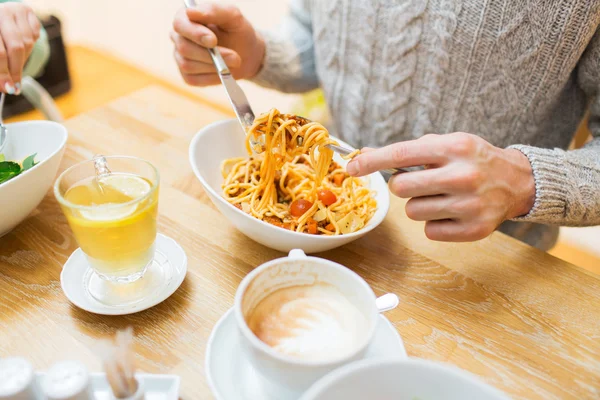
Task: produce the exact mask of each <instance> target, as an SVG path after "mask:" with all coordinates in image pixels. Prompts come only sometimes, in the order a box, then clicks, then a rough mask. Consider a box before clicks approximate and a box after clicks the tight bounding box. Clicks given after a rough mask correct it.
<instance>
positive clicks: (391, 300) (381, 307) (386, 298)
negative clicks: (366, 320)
mask: <svg viewBox="0 0 600 400" xmlns="http://www.w3.org/2000/svg"><path fill="white" fill-rule="evenodd" d="M398 304H400V299H399V298H398V296H396V295H395V294H394V293H386V294H384V295H383V296H380V297H378V298H376V299H375V305H376V306H377V310H378V311H379V312H380V313H382V312H386V311H390V310H393V309H394V308H396V307H398Z"/></svg>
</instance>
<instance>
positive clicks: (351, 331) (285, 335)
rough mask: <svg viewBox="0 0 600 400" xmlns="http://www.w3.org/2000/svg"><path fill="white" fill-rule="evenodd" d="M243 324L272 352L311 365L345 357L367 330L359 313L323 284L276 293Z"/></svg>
mask: <svg viewBox="0 0 600 400" xmlns="http://www.w3.org/2000/svg"><path fill="white" fill-rule="evenodd" d="M246 322H247V323H248V326H249V327H250V329H251V330H252V332H254V334H255V335H256V336H257V337H258V338H259V339H260V340H262V341H263V342H264V343H266V344H267V345H269V346H270V347H272V348H273V349H275V350H276V351H278V352H280V353H282V354H285V355H289V356H294V357H297V358H302V359H309V360H315V361H321V360H329V359H335V358H339V357H343V356H346V355H349V354H350V353H352V352H353V351H354V350H355V349H356V348H357V347H358V346H359V345H360V344H361V343H362V342H363V340H364V338H365V335H366V334H367V326H368V322H367V319H366V318H365V316H364V315H363V314H362V313H361V312H360V310H358V308H356V307H355V306H354V305H353V304H352V303H351V302H350V301H349V300H348V299H347V298H346V297H345V296H344V295H343V294H342V293H341V292H340V291H339V290H338V289H337V288H336V287H334V286H332V285H329V284H325V283H317V284H314V285H303V286H300V285H299V286H291V287H287V288H283V289H279V290H276V291H275V292H273V293H271V294H269V295H268V296H267V297H265V298H264V299H263V300H261V301H260V303H258V305H257V306H256V308H255V309H254V310H253V311H252V312H251V314H250V316H249V317H247V318H246Z"/></svg>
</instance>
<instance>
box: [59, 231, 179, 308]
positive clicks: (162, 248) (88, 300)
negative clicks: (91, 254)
mask: <svg viewBox="0 0 600 400" xmlns="http://www.w3.org/2000/svg"><path fill="white" fill-rule="evenodd" d="M186 272H187V256H186V255H185V252H184V251H183V249H182V248H181V246H179V245H178V244H177V242H175V241H174V240H173V239H171V238H169V237H167V236H165V235H162V234H158V235H157V236H156V254H155V256H154V262H153V264H152V266H150V267H148V270H147V271H146V273H145V274H144V276H143V277H142V278H141V279H139V280H137V281H135V282H132V283H128V284H124V285H127V287H125V286H123V287H124V288H126V290H136V288H137V287H143V286H145V287H146V288H147V287H152V289H153V290H151V291H149V294H148V296H146V297H144V298H142V299H141V300H139V301H137V302H135V303H133V304H128V305H126V306H123V305H115V306H111V305H107V304H103V303H101V302H99V301H98V300H96V299H95V298H94V297H92V295H91V294H90V293H89V290H88V287H89V281H90V276H91V275H92V273H91V267H90V266H89V264H88V262H87V260H86V257H85V254H83V251H81V249H77V250H75V251H74V252H73V254H71V256H70V257H69V259H68V260H67V262H66V263H65V265H64V266H63V269H62V272H61V274H60V284H61V287H62V290H63V292H64V293H65V295H66V296H67V298H68V299H69V301H70V302H71V303H73V304H74V305H76V306H77V307H79V308H81V309H83V310H86V311H89V312H91V313H94V314H103V315H125V314H133V313H136V312H139V311H142V310H146V309H148V308H150V307H153V306H155V305H157V304H158V303H160V302H162V301H164V300H166V299H167V298H168V297H169V296H171V295H172V294H173V293H174V292H175V290H177V288H178V287H179V286H180V285H181V283H182V282H183V279H184V278H185V274H186Z"/></svg>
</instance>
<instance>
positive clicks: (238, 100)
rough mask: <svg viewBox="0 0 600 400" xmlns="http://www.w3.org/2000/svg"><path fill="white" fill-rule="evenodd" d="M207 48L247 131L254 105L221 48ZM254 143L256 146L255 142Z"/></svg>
mask: <svg viewBox="0 0 600 400" xmlns="http://www.w3.org/2000/svg"><path fill="white" fill-rule="evenodd" d="M184 3H185V6H186V7H187V8H193V7H195V6H196V2H195V1H194V0H184ZM207 50H208V53H209V54H210V57H211V58H212V60H213V63H214V64H215V67H216V69H217V73H218V74H219V78H220V79H221V83H223V86H224V87H225V91H226V92H227V96H228V97H229V101H230V102H231V105H232V107H233V110H234V111H235V115H236V116H237V118H238V120H239V121H240V124H241V125H242V128H243V129H244V133H246V132H248V129H249V128H250V126H252V123H253V122H254V112H253V111H252V107H250V103H249V102H248V98H247V97H246V95H245V94H244V91H243V90H242V88H241V87H240V86H239V85H238V83H237V82H236V81H235V79H234V78H233V76H232V75H231V71H230V70H229V67H227V64H226V63H225V60H223V57H222V56H221V52H220V51H219V49H218V48H216V47H215V48H212V49H207ZM252 144H253V146H254V143H252ZM256 144H259V143H256Z"/></svg>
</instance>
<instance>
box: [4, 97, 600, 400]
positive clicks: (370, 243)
mask: <svg viewBox="0 0 600 400" xmlns="http://www.w3.org/2000/svg"><path fill="white" fill-rule="evenodd" d="M228 117H230V115H227V114H224V113H223V112H222V111H219V110H217V109H215V108H212V107H211V106H209V105H208V104H203V103H199V102H194V101H192V100H190V99H189V98H185V97H182V96H180V95H179V94H176V93H174V92H171V91H169V90H167V89H165V88H163V87H160V86H149V87H147V88H145V89H142V90H140V91H137V92H134V93H131V94H129V95H127V96H125V97H122V98H119V99H117V100H115V101H113V102H111V103H109V104H107V105H105V106H102V107H100V108H97V109H94V110H92V111H90V112H86V113H84V114H81V115H79V116H77V117H75V118H73V119H71V120H69V121H68V122H67V123H66V125H67V127H68V130H69V134H70V138H69V143H68V146H67V149H66V151H65V155H64V158H63V162H62V165H61V168H60V170H61V171H62V170H64V169H65V168H67V167H68V166H70V165H72V164H74V163H76V162H79V161H81V160H84V159H89V158H90V157H92V156H93V155H94V154H96V153H101V154H106V155H115V154H127V155H135V156H139V157H143V158H146V159H148V160H150V161H152V162H153V163H154V164H155V165H156V166H157V167H158V168H159V170H160V173H161V177H162V181H161V196H160V204H159V210H160V217H159V230H160V232H162V233H164V234H166V235H168V236H171V237H173V238H174V239H176V240H177V241H178V242H179V243H180V244H181V246H182V247H183V248H184V249H185V251H186V253H187V256H188V274H187V277H186V279H185V281H184V282H183V284H182V286H181V287H180V288H179V290H178V291H177V292H176V293H175V294H174V295H173V296H171V297H170V298H169V299H168V300H166V301H165V302H163V303H161V304H159V305H157V306H156V307H154V308H152V309H149V310H147V311H143V312H140V313H137V314H134V315H130V316H121V317H108V316H99V315H94V314H90V313H88V312H85V311H82V310H79V309H78V308H76V307H74V306H73V305H71V304H70V303H69V302H68V301H67V299H66V297H65V296H64V294H63V293H62V291H61V288H60V271H61V267H62V265H63V264H64V262H65V261H66V260H67V258H68V256H69V255H70V254H71V253H72V252H73V251H74V250H75V249H76V248H77V244H76V242H75V240H74V238H73V236H72V234H71V231H70V229H69V227H68V225H67V222H66V220H65V218H64V216H63V215H62V213H61V211H60V208H59V206H58V204H57V202H56V200H55V199H54V197H53V195H52V194H51V193H50V192H49V193H48V195H47V196H46V198H45V199H44V201H43V202H42V203H41V205H40V206H39V207H38V209H37V210H36V211H35V212H34V213H33V214H32V215H31V216H30V217H29V218H28V219H27V220H26V221H24V222H23V223H22V224H21V225H20V226H19V227H17V228H16V229H15V230H14V231H13V232H11V233H10V234H8V235H7V236H4V237H3V238H1V239H0V356H8V355H18V356H25V357H26V358H28V359H29V360H31V361H32V362H33V364H34V366H35V367H36V368H37V369H44V368H47V367H49V366H50V365H51V364H52V363H54V362H57V361H60V360H64V359H76V360H80V361H82V362H84V363H85V364H87V365H88V366H89V367H90V368H91V369H92V370H95V371H99V370H100V362H99V357H98V353H97V351H98V350H97V343H98V340H99V339H100V338H108V337H112V335H114V333H115V331H116V330H117V329H120V328H124V327H126V326H129V325H131V326H133V327H134V330H135V334H136V339H135V349H136V351H137V361H138V364H139V367H140V369H141V370H143V371H145V372H151V373H175V374H179V375H180V376H181V377H182V396H181V397H182V398H184V399H209V398H212V396H211V394H210V392H209V389H208V386H207V384H206V379H205V371H204V355H205V345H206V342H207V339H208V336H209V334H210V331H211V329H212V327H213V325H214V324H215V322H216V321H217V320H218V318H219V317H220V316H221V315H222V314H223V313H224V312H225V311H226V310H227V309H228V308H230V307H231V306H232V304H233V295H234V293H235V290H236V287H237V285H238V284H239V283H240V281H241V280H242V278H243V277H244V276H245V275H246V274H247V273H248V272H250V271H251V270H252V269H253V268H254V267H256V266H257V265H259V264H261V263H263V262H266V261H268V260H271V259H273V258H275V257H279V256H281V255H282V254H281V253H278V252H276V251H274V250H270V249H267V248H265V247H263V246H261V245H258V244H256V243H254V242H253V241H251V240H250V239H248V238H246V237H245V236H243V235H242V234H241V233H239V232H238V231H236V230H235V228H233V226H232V225H231V224H229V222H228V221H227V220H226V219H225V218H224V217H223V216H221V214H220V213H219V212H218V211H217V210H216V208H215V207H214V206H213V205H212V204H211V202H210V200H209V199H208V197H207V196H206V194H205V193H204V191H203V189H202V188H201V186H200V184H199V183H198V182H197V181H196V178H195V177H194V175H193V173H192V170H191V168H190V166H189V164H188V156H187V150H188V145H189V142H190V139H191V138H192V136H193V135H194V133H195V132H196V131H197V130H198V129H200V128H201V127H203V126H204V125H206V124H208V123H210V122H213V121H216V120H219V119H223V118H228ZM240 140H241V139H240ZM422 231H423V227H422V224H420V223H416V222H413V221H411V220H409V219H408V218H407V217H406V215H405V214H404V201H402V200H399V199H395V198H394V199H392V203H391V208H390V212H389V214H388V216H387V218H386V219H385V221H384V222H383V224H382V225H381V226H380V227H379V228H377V229H376V230H374V231H373V232H371V233H370V234H368V235H366V237H364V238H362V239H360V240H358V241H356V242H354V243H352V244H350V245H348V246H345V247H343V248H340V249H337V250H333V251H330V252H327V253H324V254H322V255H321V256H323V257H325V258H328V259H331V260H334V261H337V262H339V263H342V264H344V265H346V266H348V267H349V268H351V269H353V270H354V271H356V272H358V273H359V274H360V275H362V276H363V277H364V278H365V279H366V280H367V281H368V282H369V284H371V286H372V287H373V289H374V290H375V292H376V294H377V295H380V294H382V293H385V292H395V293H397V294H398V295H399V296H400V298H401V304H400V306H399V307H398V308H397V309H396V310H394V311H392V312H389V313H388V314H387V317H388V318H389V319H390V320H391V321H392V323H393V324H394V326H395V327H396V328H397V329H398V331H399V332H400V334H401V335H402V338H403V339H404V343H405V346H406V349H407V352H408V354H409V356H412V357H422V358H427V359H432V360H439V361H444V362H449V363H452V364H455V365H457V366H459V367H461V368H463V369H466V370H468V371H471V372H473V373H475V374H477V375H479V376H480V377H482V378H483V379H484V380H485V381H486V382H488V383H490V384H492V385H494V386H496V387H498V388H500V389H502V390H504V391H505V392H507V393H508V394H509V395H511V396H512V397H514V398H516V399H520V398H522V399H544V400H548V399H598V398H600V278H599V277H598V276H596V275H594V274H591V273H589V272H586V271H584V270H582V269H580V268H578V267H575V266H573V265H571V264H568V263H566V262H563V261H560V260H558V259H556V258H554V257H552V256H549V255H547V254H546V253H543V252H541V251H538V250H536V249H533V248H531V247H529V246H526V245H524V244H521V243H520V242H518V241H516V240H513V239H511V238H509V237H507V236H504V235H502V234H500V233H497V234H494V235H492V236H491V237H489V238H488V239H485V240H482V241H480V242H477V243H469V244H448V243H437V242H432V241H429V240H428V239H427V238H426V237H425V236H424V234H423V232H422ZM257 400H260V399H257Z"/></svg>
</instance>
